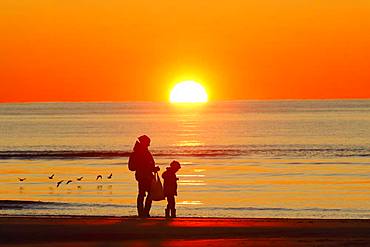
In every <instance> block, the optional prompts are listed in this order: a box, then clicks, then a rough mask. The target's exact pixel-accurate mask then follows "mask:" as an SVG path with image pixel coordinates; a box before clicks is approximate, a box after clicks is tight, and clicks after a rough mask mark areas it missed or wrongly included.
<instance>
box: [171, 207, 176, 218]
mask: <svg viewBox="0 0 370 247" xmlns="http://www.w3.org/2000/svg"><path fill="white" fill-rule="evenodd" d="M171 218H176V209H175V208H171Z"/></svg>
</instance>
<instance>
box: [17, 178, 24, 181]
mask: <svg viewBox="0 0 370 247" xmlns="http://www.w3.org/2000/svg"><path fill="white" fill-rule="evenodd" d="M18 180H19V181H21V182H23V181H24V180H26V178H18Z"/></svg>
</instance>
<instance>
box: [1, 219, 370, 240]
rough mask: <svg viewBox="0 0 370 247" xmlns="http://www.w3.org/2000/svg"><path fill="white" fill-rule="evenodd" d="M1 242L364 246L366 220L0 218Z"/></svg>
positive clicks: (368, 229) (369, 226)
mask: <svg viewBox="0 0 370 247" xmlns="http://www.w3.org/2000/svg"><path fill="white" fill-rule="evenodd" d="M0 239H1V240H0V241H1V244H12V245H30V246H32V245H34V246H40V245H45V246H46V245H48V246H65V245H68V246H102V244H104V246H106V245H109V246H118V245H119V246H122V245H123V246H220V245H224V246H246V245H247V246H367V245H369V242H370V220H348V219H347V220H328V219H267V218H265V219H263V218H255V219H253V218H250V219H248V218H243V219H240V218H239V219H237V218H176V219H165V218H149V219H139V218H135V217H96V216H89V217H86V216H84V217H81V216H69V217H62V216H53V217H52V216H37V217H29V216H18V217H15V216H3V217H0Z"/></svg>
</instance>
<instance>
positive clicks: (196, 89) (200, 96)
mask: <svg viewBox="0 0 370 247" xmlns="http://www.w3.org/2000/svg"><path fill="white" fill-rule="evenodd" d="M207 101H208V95H207V92H206V90H205V89H204V87H203V86H202V85H201V84H199V83H198V82H195V81H183V82H179V83H177V84H176V85H175V87H174V88H173V89H172V90H171V94H170V102H171V103H205V102H207Z"/></svg>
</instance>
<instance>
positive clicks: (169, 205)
mask: <svg viewBox="0 0 370 247" xmlns="http://www.w3.org/2000/svg"><path fill="white" fill-rule="evenodd" d="M167 208H168V209H174V208H175V196H167Z"/></svg>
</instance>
